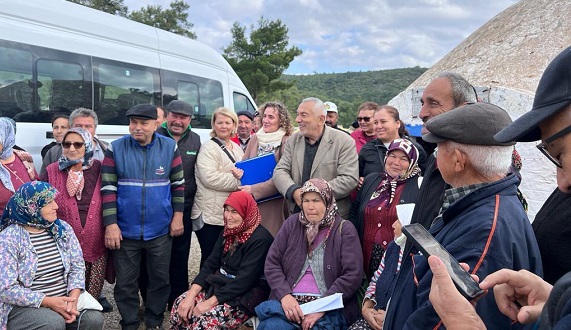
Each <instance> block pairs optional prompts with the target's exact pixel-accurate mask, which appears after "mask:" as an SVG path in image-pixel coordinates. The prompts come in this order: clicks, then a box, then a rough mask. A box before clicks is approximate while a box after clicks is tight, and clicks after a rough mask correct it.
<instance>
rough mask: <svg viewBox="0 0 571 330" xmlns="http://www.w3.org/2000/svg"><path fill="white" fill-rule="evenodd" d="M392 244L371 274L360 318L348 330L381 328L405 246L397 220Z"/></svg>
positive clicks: (375, 329) (394, 225) (376, 329)
mask: <svg viewBox="0 0 571 330" xmlns="http://www.w3.org/2000/svg"><path fill="white" fill-rule="evenodd" d="M392 227H393V230H394V231H393V233H394V242H392V243H391V244H389V246H388V248H387V252H386V253H385V254H384V255H383V258H382V259H381V263H380V264H379V268H378V269H377V271H375V273H374V274H373V277H372V278H371V281H370V282H369V286H368V287H367V290H366V292H365V299H364V300H363V307H362V308H361V314H362V315H363V316H362V317H360V318H359V319H358V320H357V321H356V322H355V323H353V325H351V327H349V330H369V329H373V330H378V329H382V328H383V323H384V320H385V311H386V309H387V306H388V303H389V299H390V295H389V294H388V293H390V292H392V291H393V285H394V283H395V281H393V279H394V278H395V274H396V273H398V272H399V270H400V265H401V262H402V253H403V252H402V250H403V249H404V246H405V244H406V236H404V234H403V233H402V230H401V228H402V226H401V223H400V221H399V220H396V221H395V222H394V223H393V226H392Z"/></svg>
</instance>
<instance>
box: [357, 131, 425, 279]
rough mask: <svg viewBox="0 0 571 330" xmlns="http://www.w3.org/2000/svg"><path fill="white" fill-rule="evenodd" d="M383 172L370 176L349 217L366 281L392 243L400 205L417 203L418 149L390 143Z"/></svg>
mask: <svg viewBox="0 0 571 330" xmlns="http://www.w3.org/2000/svg"><path fill="white" fill-rule="evenodd" d="M384 162H385V169H384V172H383V173H379V172H375V173H371V174H369V175H367V176H366V177H365V180H364V181H363V186H362V188H361V189H360V190H359V193H358V194H357V199H356V200H355V203H353V205H352V207H351V213H350V216H349V218H350V219H351V221H352V222H353V224H354V225H355V227H356V228H357V231H358V232H359V238H360V240H361V245H362V247H363V260H364V264H363V265H364V270H365V274H366V276H367V278H371V276H372V274H373V272H374V271H375V270H376V269H377V268H378V267H379V263H380V261H381V258H382V256H383V254H384V252H385V251H386V249H387V246H388V245H389V243H390V242H392V241H393V238H394V235H393V229H392V227H391V226H392V224H393V223H394V222H395V221H396V220H397V211H396V206H397V205H398V204H407V203H415V202H416V196H417V195H418V191H419V186H420V182H421V181H420V180H419V179H420V168H419V167H418V150H417V149H416V147H415V146H414V144H412V142H410V141H409V140H407V139H396V140H394V141H393V142H391V143H390V144H389V147H388V148H387V154H386V156H385V160H384Z"/></svg>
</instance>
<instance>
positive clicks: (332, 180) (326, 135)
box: [272, 126, 359, 219]
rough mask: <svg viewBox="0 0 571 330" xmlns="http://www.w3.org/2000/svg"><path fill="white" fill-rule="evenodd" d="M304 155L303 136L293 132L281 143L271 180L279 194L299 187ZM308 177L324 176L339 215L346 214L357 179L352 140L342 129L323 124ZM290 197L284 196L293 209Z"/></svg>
mask: <svg viewBox="0 0 571 330" xmlns="http://www.w3.org/2000/svg"><path fill="white" fill-rule="evenodd" d="M304 156H305V138H304V137H303V136H302V135H301V134H299V132H296V133H294V134H293V135H292V136H291V137H290V138H289V139H287V141H286V144H285V149H284V152H283V155H282V158H281V159H280V162H279V163H278V165H277V166H276V169H275V170H274V175H273V178H272V179H273V181H274V184H275V185H276V188H277V189H278V191H279V192H280V193H281V194H282V195H284V196H285V195H286V192H287V191H288V189H290V188H295V187H301V185H302V184H303V182H301V176H302V174H303V173H302V172H303V161H304ZM310 178H321V179H324V180H327V181H328V182H329V184H330V185H331V188H332V189H333V192H334V193H335V199H336V200H337V206H338V207H339V213H340V215H341V217H342V218H343V219H347V217H348V216H349V209H350V207H351V198H350V194H351V192H352V191H353V190H355V188H357V183H358V179H359V162H358V157H357V151H356V149H355V140H353V139H352V138H351V137H350V136H349V135H347V134H346V133H344V132H341V131H338V130H336V129H334V128H331V127H329V126H325V131H324V132H323V137H322V138H321V142H320V143H319V148H318V149H317V154H316V155H315V159H314V160H313V164H312V166H311V175H310ZM294 207H295V205H294V203H293V200H288V209H289V211H290V213H291V212H293V209H294Z"/></svg>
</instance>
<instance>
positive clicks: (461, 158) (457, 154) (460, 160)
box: [451, 149, 468, 173]
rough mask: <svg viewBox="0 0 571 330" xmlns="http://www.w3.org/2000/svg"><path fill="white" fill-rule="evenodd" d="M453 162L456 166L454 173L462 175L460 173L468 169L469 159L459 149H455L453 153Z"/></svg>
mask: <svg viewBox="0 0 571 330" xmlns="http://www.w3.org/2000/svg"><path fill="white" fill-rule="evenodd" d="M451 161H452V162H453V164H454V172H456V173H460V172H462V171H464V169H465V168H466V163H467V161H468V157H467V156H466V154H465V153H463V152H462V151H460V150H458V149H454V152H453V153H452V159H451Z"/></svg>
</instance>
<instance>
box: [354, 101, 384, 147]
mask: <svg viewBox="0 0 571 330" xmlns="http://www.w3.org/2000/svg"><path fill="white" fill-rule="evenodd" d="M378 108H379V105H378V104H377V103H375V102H365V103H363V104H361V105H360V106H359V112H358V113H359V115H358V116H357V122H358V123H359V128H358V129H356V130H354V131H353V133H351V137H352V138H353V139H354V140H355V146H356V147H357V153H359V152H360V151H361V148H363V146H364V145H365V143H367V142H369V141H371V140H373V139H374V138H375V137H376V136H375V127H374V126H373V116H374V114H375V111H376V110H377V109H378Z"/></svg>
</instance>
